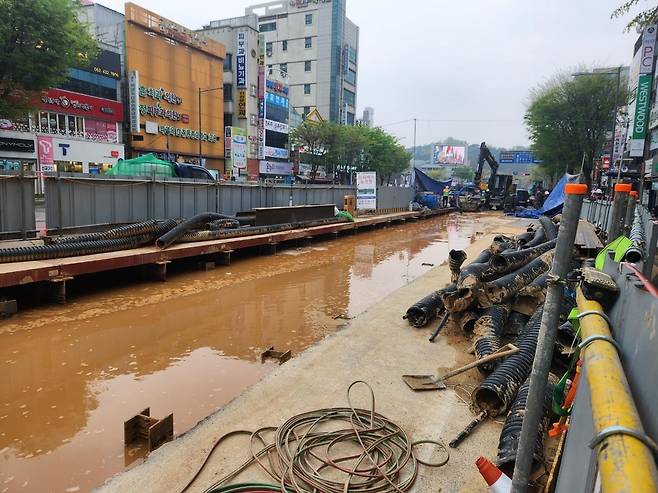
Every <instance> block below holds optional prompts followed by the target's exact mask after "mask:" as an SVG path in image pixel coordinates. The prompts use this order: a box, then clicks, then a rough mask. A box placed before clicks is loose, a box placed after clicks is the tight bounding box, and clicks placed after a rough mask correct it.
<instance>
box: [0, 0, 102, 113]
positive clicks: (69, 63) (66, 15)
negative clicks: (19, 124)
mask: <svg viewBox="0 0 658 493" xmlns="http://www.w3.org/2000/svg"><path fill="white" fill-rule="evenodd" d="M79 7H80V2H79V1H78V0H0V12H2V15H0V57H1V58H0V59H1V60H2V62H0V115H6V116H15V115H20V114H22V113H24V112H25V111H26V110H27V109H30V108H32V107H33V106H34V103H35V102H36V99H37V98H36V97H35V96H36V95H37V94H38V93H39V91H42V90H45V89H47V88H49V87H52V86H55V85H57V84H58V83H59V82H61V81H63V80H65V79H66V78H67V76H68V72H69V69H70V68H72V67H77V66H84V65H85V64H86V63H88V61H89V60H91V59H92V58H93V57H94V56H96V54H97V50H98V47H97V44H96V41H95V40H94V39H93V37H92V36H91V34H90V33H89V32H88V31H87V27H86V26H85V25H84V24H82V23H81V22H80V21H79V20H78V16H77V13H78V8H79Z"/></svg>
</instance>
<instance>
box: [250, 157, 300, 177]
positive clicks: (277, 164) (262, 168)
mask: <svg viewBox="0 0 658 493" xmlns="http://www.w3.org/2000/svg"><path fill="white" fill-rule="evenodd" d="M258 170H259V172H260V173H261V174H264V175H292V163H288V162H284V161H266V160H263V161H260V163H259V169H258Z"/></svg>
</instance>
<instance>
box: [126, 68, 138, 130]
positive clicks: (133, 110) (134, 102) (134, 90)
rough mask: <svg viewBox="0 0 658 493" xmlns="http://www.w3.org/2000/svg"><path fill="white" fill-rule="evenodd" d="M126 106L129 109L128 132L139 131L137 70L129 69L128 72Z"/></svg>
mask: <svg viewBox="0 0 658 493" xmlns="http://www.w3.org/2000/svg"><path fill="white" fill-rule="evenodd" d="M128 94H129V95H128V106H129V110H130V132H131V133H134V134H136V133H139V124H140V118H139V72H137V70H131V71H130V72H129V74H128Z"/></svg>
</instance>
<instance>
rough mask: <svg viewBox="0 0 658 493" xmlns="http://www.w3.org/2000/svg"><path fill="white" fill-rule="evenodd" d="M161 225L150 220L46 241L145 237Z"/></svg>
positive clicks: (52, 242) (55, 237)
mask: <svg viewBox="0 0 658 493" xmlns="http://www.w3.org/2000/svg"><path fill="white" fill-rule="evenodd" d="M159 225H160V221H158V220H156V219H150V220H148V221H143V222H140V223H134V224H126V225H124V226H119V227H118V228H112V229H108V230H107V231H100V232H95V233H86V234H81V235H66V236H49V237H47V238H46V239H44V241H45V242H46V243H50V244H55V243H57V244H62V243H81V242H86V241H98V240H115V239H117V238H130V237H132V236H143V235H148V234H151V233H154V232H155V231H157V230H158V226H159Z"/></svg>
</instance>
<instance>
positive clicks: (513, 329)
mask: <svg viewBox="0 0 658 493" xmlns="http://www.w3.org/2000/svg"><path fill="white" fill-rule="evenodd" d="M529 318H530V317H528V316H527V315H525V314H523V313H520V312H515V311H512V312H511V313H510V314H509V318H508V319H507V324H505V335H506V336H514V337H518V336H519V334H520V333H521V331H523V327H525V325H526V324H527V323H528V319H529Z"/></svg>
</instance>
